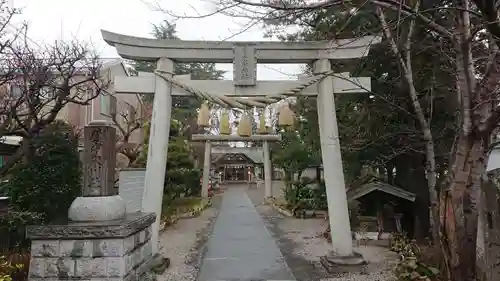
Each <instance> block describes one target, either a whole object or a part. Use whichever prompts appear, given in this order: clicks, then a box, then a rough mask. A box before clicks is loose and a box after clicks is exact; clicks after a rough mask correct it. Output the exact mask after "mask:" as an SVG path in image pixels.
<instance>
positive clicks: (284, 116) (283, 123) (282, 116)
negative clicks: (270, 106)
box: [278, 103, 295, 127]
mask: <svg viewBox="0 0 500 281" xmlns="http://www.w3.org/2000/svg"><path fill="white" fill-rule="evenodd" d="M294 119H295V117H294V114H293V112H292V110H291V109H290V107H289V106H288V103H287V104H285V105H283V106H282V107H281V108H280V110H279V116H278V125H279V126H280V127H288V126H293V123H294Z"/></svg>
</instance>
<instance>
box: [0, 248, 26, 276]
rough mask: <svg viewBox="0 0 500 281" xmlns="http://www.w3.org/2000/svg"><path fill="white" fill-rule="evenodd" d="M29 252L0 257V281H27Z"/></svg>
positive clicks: (12, 253)
mask: <svg viewBox="0 0 500 281" xmlns="http://www.w3.org/2000/svg"><path fill="white" fill-rule="evenodd" d="M29 264H30V253H29V252H19V253H16V252H9V253H6V254H5V255H1V256H0V281H25V280H28V273H29Z"/></svg>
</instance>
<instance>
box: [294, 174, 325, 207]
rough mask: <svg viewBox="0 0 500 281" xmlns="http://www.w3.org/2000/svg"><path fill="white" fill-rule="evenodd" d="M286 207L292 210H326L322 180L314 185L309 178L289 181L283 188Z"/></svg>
mask: <svg viewBox="0 0 500 281" xmlns="http://www.w3.org/2000/svg"><path fill="white" fill-rule="evenodd" d="M284 195H285V200H286V208H287V209H290V210H291V211H292V212H297V211H300V210H306V209H307V210H327V209H328V206H327V200H326V188H325V184H324V182H322V183H320V184H319V185H316V184H315V183H314V181H312V180H311V179H309V178H306V177H304V178H302V179H301V180H299V181H291V182H290V183H289V184H288V185H287V187H286V188H285V190H284Z"/></svg>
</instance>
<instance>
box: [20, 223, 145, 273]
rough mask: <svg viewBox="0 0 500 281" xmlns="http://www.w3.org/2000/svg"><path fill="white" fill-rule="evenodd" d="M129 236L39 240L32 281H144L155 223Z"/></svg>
mask: <svg viewBox="0 0 500 281" xmlns="http://www.w3.org/2000/svg"><path fill="white" fill-rule="evenodd" d="M136 230H137V231H136V232H134V233H132V234H129V235H127V236H125V237H110V238H91V237H86V238H82V239H80V238H78V239H75V238H72V239H64V238H58V239H35V238H33V240H32V246H31V263H30V272H29V280H30V281H42V280H43V281H55V280H75V279H78V280H88V281H93V280H96V281H97V280H99V281H103V280H107V281H118V280H125V281H135V280H144V278H143V276H142V275H144V274H145V273H146V272H147V271H148V269H149V267H148V264H149V261H151V259H152V241H151V234H152V229H151V223H150V222H149V224H148V225H147V226H145V227H141V228H140V229H136Z"/></svg>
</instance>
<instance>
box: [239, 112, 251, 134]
mask: <svg viewBox="0 0 500 281" xmlns="http://www.w3.org/2000/svg"><path fill="white" fill-rule="evenodd" d="M238 135H239V136H242V137H249V136H251V135H252V121H250V118H249V117H248V115H247V113H243V115H242V116H241V119H240V124H238Z"/></svg>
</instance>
